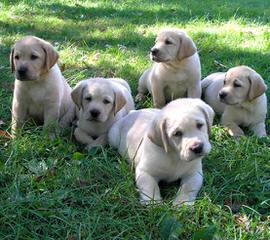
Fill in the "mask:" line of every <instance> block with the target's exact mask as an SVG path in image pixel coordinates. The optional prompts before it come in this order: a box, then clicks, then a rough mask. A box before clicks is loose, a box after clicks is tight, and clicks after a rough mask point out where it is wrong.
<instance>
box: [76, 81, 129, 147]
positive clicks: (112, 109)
mask: <svg viewBox="0 0 270 240" xmlns="http://www.w3.org/2000/svg"><path fill="white" fill-rule="evenodd" d="M71 96H72V99H73V101H74V102H75V104H76V105H77V107H78V109H79V116H78V118H79V120H78V122H77V127H76V128H75V131H74V136H75V138H76V140H77V141H78V142H80V143H82V144H85V145H87V148H88V149H90V148H92V147H95V146H99V145H105V144H106V139H107V133H108V130H109V128H110V127H111V125H112V124H113V123H114V122H115V121H117V120H119V119H120V118H122V117H123V116H125V115H126V114H128V112H129V111H130V110H133V109H134V102H133V98H132V96H131V90H130V87H129V85H128V83H127V82H126V81H125V80H123V79H120V78H107V79H106V78H90V79H87V80H83V81H81V82H79V83H78V84H77V85H76V87H75V88H74V90H73V91H72V93H71Z"/></svg>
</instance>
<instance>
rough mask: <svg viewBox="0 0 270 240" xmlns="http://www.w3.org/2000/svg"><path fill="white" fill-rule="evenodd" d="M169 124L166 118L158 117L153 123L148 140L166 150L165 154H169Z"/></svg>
mask: <svg viewBox="0 0 270 240" xmlns="http://www.w3.org/2000/svg"><path fill="white" fill-rule="evenodd" d="M166 130H167V123H166V119H165V118H164V117H161V118H160V116H158V117H157V118H155V119H154V120H153V122H152V125H151V127H150V129H149V131H148V134H147V136H148V138H149V139H150V140H151V141H152V142H153V143H154V144H156V145H158V146H160V147H162V148H164V150H165V152H166V153H168V152H169V138H168V134H167V131H166Z"/></svg>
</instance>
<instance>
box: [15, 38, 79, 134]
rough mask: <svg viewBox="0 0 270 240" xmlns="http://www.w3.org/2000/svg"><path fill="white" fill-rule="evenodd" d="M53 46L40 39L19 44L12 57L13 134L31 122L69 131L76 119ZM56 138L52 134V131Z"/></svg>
mask: <svg viewBox="0 0 270 240" xmlns="http://www.w3.org/2000/svg"><path fill="white" fill-rule="evenodd" d="M57 60H58V53H57V52H56V51H55V49H54V48H53V46H52V45H51V44H50V43H48V42H46V41H44V40H42V39H40V38H37V37H33V36H26V37H24V38H22V39H21V40H19V41H17V42H16V43H15V45H14V46H13V48H12V50H11V54H10V63H11V69H12V72H15V76H16V79H15V88H14V95H13V103H12V133H13V135H14V134H15V132H16V130H17V129H18V128H21V127H22V126H23V124H24V123H25V122H26V121H27V120H28V119H33V120H35V121H36V122H37V123H44V127H47V126H48V125H50V124H52V125H58V123H59V125H60V127H68V126H69V125H70V124H71V122H72V121H73V119H74V117H75V105H74V103H73V101H72V99H71V95H70V93H71V88H70V87H69V85H68V83H67V82H66V80H65V78H64V77H63V76H62V74H61V71H60V69H59V67H58V65H57V63H56V62H57ZM51 134H53V131H51Z"/></svg>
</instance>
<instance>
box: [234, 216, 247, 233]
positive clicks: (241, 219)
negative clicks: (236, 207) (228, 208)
mask: <svg viewBox="0 0 270 240" xmlns="http://www.w3.org/2000/svg"><path fill="white" fill-rule="evenodd" d="M234 221H235V222H236V223H237V224H239V225H240V226H241V227H242V228H243V229H244V230H245V231H247V232H248V231H249V230H250V221H249V219H248V217H247V216H246V215H238V214H237V215H235V216H234Z"/></svg>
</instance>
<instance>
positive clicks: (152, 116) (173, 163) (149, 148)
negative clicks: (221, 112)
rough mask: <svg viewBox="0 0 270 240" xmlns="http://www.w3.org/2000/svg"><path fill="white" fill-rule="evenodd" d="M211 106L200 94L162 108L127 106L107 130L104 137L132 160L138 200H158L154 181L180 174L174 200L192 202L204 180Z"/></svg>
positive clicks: (212, 113)
mask: <svg viewBox="0 0 270 240" xmlns="http://www.w3.org/2000/svg"><path fill="white" fill-rule="evenodd" d="M213 118H214V111H213V110H212V108H211V107H210V106H208V105H207V104H206V103H204V102H203V101H201V100H200V99H187V98H183V99H177V100H174V101H172V102H170V103H169V104H168V105H167V106H165V107H164V108H163V109H161V110H159V109H142V110H137V111H132V112H130V113H129V114H128V115H127V116H125V117H124V118H122V119H121V120H119V121H118V122H116V123H115V124H114V125H113V126H112V128H111V129H110V131H109V143H110V144H111V145H112V146H113V147H115V148H117V149H118V151H119V153H120V154H121V155H123V156H126V154H127V156H128V158H129V160H130V162H131V163H132V164H134V166H135V175H136V184H137V187H138V189H139V191H140V197H141V201H142V202H143V203H148V202H149V201H150V200H154V201H160V200H161V195H160V190H159V186H158V183H159V181H161V180H164V181H167V182H171V181H175V180H177V179H179V178H181V180H182V182H181V187H180V190H179V193H178V195H177V197H176V199H175V201H174V205H179V204H183V203H184V204H192V203H193V201H194V200H195V198H196V195H197V193H198V191H199V190H200V188H201V185H202V181H203V174H202V158H203V156H204V155H206V154H207V153H209V151H210V149H211V145H210V143H209V133H210V127H211V125H212V122H213Z"/></svg>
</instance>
